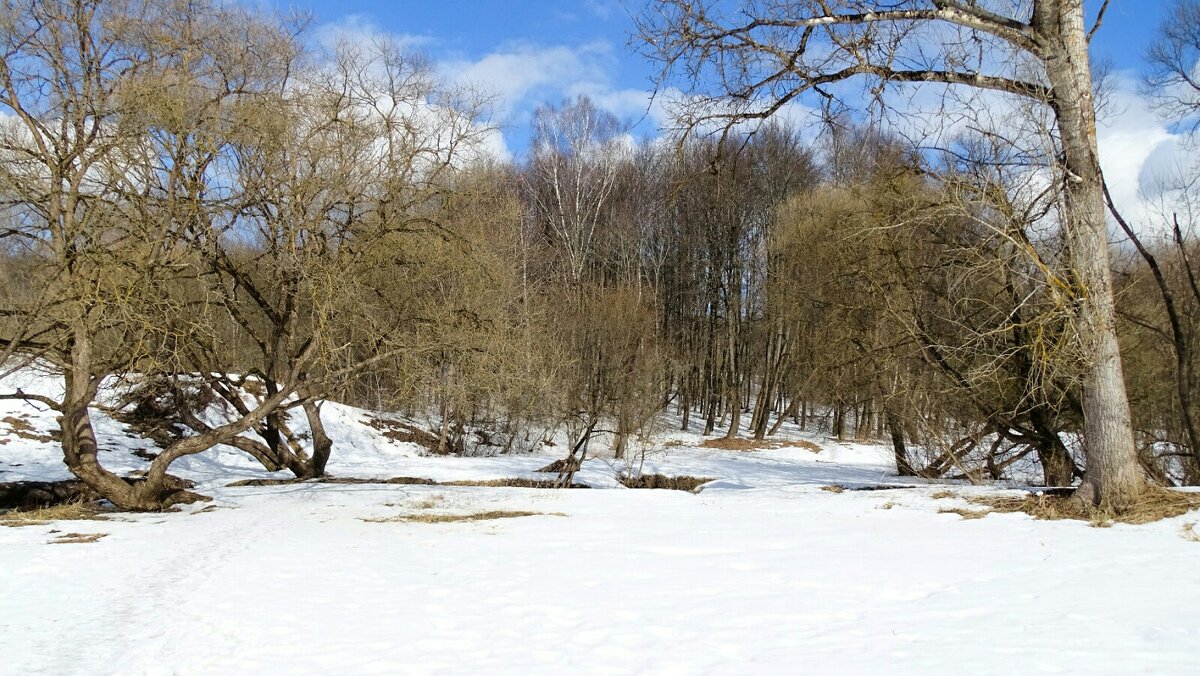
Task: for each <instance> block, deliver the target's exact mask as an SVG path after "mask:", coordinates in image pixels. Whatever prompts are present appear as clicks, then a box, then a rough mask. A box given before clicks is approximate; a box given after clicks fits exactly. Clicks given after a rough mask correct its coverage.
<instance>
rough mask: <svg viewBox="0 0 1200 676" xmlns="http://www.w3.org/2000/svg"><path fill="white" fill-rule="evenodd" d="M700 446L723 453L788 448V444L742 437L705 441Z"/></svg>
mask: <svg viewBox="0 0 1200 676" xmlns="http://www.w3.org/2000/svg"><path fill="white" fill-rule="evenodd" d="M700 445H701V446H702V447H704V448H717V449H720V450H722V451H761V450H764V449H772V448H783V447H784V446H787V444H786V443H784V442H782V441H774V440H768V439H764V440H762V441H758V440H757V439H744V438H742V437H734V438H733V439H726V438H724V437H718V438H716V439H705V440H704V443H702V444H700Z"/></svg>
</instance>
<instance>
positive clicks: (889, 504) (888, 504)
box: [875, 500, 896, 509]
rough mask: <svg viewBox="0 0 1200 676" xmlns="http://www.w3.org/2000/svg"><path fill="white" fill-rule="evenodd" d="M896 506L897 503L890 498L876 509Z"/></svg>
mask: <svg viewBox="0 0 1200 676" xmlns="http://www.w3.org/2000/svg"><path fill="white" fill-rule="evenodd" d="M895 506H896V503H894V502H892V501H891V500H888V501H887V502H885V503H883V504H882V505H879V506H878V507H876V508H875V509H891V508H893V507H895Z"/></svg>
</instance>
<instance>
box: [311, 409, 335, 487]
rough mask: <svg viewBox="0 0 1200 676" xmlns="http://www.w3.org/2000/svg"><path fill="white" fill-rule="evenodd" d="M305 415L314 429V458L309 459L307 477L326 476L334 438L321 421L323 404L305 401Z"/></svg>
mask: <svg viewBox="0 0 1200 676" xmlns="http://www.w3.org/2000/svg"><path fill="white" fill-rule="evenodd" d="M304 415H305V417H306V418H307V419H308V428H309V430H311V431H312V459H311V460H310V461H309V463H308V464H309V472H308V476H307V477H304V478H306V479H315V478H317V477H320V476H325V465H327V464H329V455H330V453H332V452H333V439H330V438H329V434H328V433H326V432H325V423H324V422H322V421H321V406H320V404H317V403H316V402H312V401H309V402H305V403H304Z"/></svg>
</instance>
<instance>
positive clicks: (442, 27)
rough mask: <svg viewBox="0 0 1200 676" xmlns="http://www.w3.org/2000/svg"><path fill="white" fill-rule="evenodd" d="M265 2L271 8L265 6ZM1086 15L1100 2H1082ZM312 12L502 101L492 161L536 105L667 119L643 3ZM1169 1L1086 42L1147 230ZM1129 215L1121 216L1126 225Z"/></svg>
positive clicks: (545, 2) (1159, 155) (525, 133)
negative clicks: (388, 39)
mask: <svg viewBox="0 0 1200 676" xmlns="http://www.w3.org/2000/svg"><path fill="white" fill-rule="evenodd" d="M267 1H268V2H270V1H271V0H267ZM1085 2H1086V3H1087V7H1088V8H1089V11H1090V13H1091V14H1093V15H1094V13H1095V12H1096V10H1097V9H1098V8H1099V6H1100V4H1101V3H1100V0H1085ZM289 4H290V6H293V7H297V8H301V9H308V10H311V11H312V12H313V13H314V15H315V19H316V25H315V26H314V31H317V32H321V31H345V32H350V33H363V34H369V33H379V32H383V33H390V34H393V35H396V36H399V37H400V38H401V39H403V40H405V41H406V42H407V43H408V44H410V45H411V46H412V47H414V48H417V49H419V50H420V51H422V52H424V53H426V54H427V55H429V56H430V57H432V58H433V59H434V60H435V61H436V62H437V63H438V64H439V67H440V68H441V70H442V71H443V72H444V73H445V74H446V75H447V76H450V77H455V78H463V79H467V80H470V81H472V82H475V83H477V84H479V85H482V86H484V87H486V88H488V89H490V90H491V91H493V92H494V93H495V94H496V96H497V107H496V114H495V121H496V122H498V123H500V124H501V125H502V127H501V130H502V133H503V136H502V137H498V139H497V143H496V147H497V149H498V150H502V151H504V152H507V153H508V154H510V155H513V156H517V157H519V156H520V154H521V153H522V151H523V150H524V149H525V147H526V145H527V144H528V138H529V121H530V114H531V112H532V111H533V109H534V108H535V107H537V106H538V105H539V104H542V103H547V102H549V103H559V102H561V101H562V100H563V99H564V98H568V97H573V96H575V95H577V94H587V95H588V96H590V97H592V99H593V100H594V101H596V102H597V103H598V104H599V105H600V106H601V107H604V108H607V109H609V110H611V111H612V112H614V113H616V114H617V115H618V116H620V117H622V118H625V119H627V120H630V121H640V124H639V125H638V126H637V127H635V134H638V135H653V134H654V133H655V130H656V128H657V126H658V123H659V122H660V121H661V119H662V118H661V116H662V111H661V110H660V109H655V110H653V111H651V114H650V115H647V98H648V92H649V90H650V88H651V86H652V85H651V76H652V75H653V73H654V69H653V66H652V65H651V64H649V63H647V62H645V61H644V60H643V59H642V58H641V57H640V56H638V55H637V54H635V53H633V52H632V50H631V48H630V47H629V46H628V42H629V40H630V35H629V33H630V31H631V30H632V20H631V18H630V12H638V11H639V10H640V8H641V7H642V6H643V0H510V1H508V2H505V1H502V0H391V1H389V0H362V1H357V2H349V1H345V2H339V1H337V0H290V3H289ZM1169 6H1170V0H1113V2H1112V5H1111V6H1110V8H1109V10H1108V14H1107V17H1106V19H1105V22H1104V26H1103V28H1102V29H1101V31H1100V33H1099V34H1098V35H1097V38H1096V40H1095V42H1094V43H1093V47H1092V49H1093V57H1094V58H1097V59H1101V60H1105V61H1108V62H1109V63H1111V64H1112V65H1113V66H1114V67H1115V69H1116V71H1117V73H1116V75H1117V77H1116V92H1115V94H1114V96H1113V99H1114V104H1113V105H1111V106H1110V108H1109V111H1110V112H1109V113H1108V114H1107V119H1104V120H1101V129H1100V133H1101V154H1102V162H1103V164H1104V165H1105V171H1106V173H1107V174H1108V176H1109V179H1110V183H1112V184H1113V189H1114V195H1115V196H1116V198H1117V200H1118V202H1119V203H1122V204H1123V206H1124V207H1125V208H1126V210H1127V211H1129V212H1130V213H1131V214H1132V215H1133V217H1134V218H1136V219H1143V220H1144V219H1153V218H1155V217H1156V215H1155V214H1154V213H1153V211H1154V205H1153V204H1151V201H1152V200H1149V199H1148V198H1147V196H1146V195H1145V194H1143V193H1147V192H1153V190H1148V186H1151V184H1152V183H1153V182H1154V181H1153V179H1154V176H1155V175H1156V173H1155V172H1158V171H1162V170H1163V168H1164V167H1170V166H1174V165H1175V164H1177V163H1179V162H1181V161H1182V160H1181V158H1182V157H1184V156H1186V154H1187V149H1186V148H1185V147H1184V144H1183V142H1182V138H1181V137H1180V136H1179V135H1178V134H1176V133H1174V132H1173V131H1172V130H1171V129H1170V128H1169V127H1168V126H1167V125H1166V124H1164V123H1163V122H1162V121H1161V120H1159V119H1158V118H1157V117H1156V116H1155V115H1154V114H1153V112H1151V111H1150V110H1149V109H1148V108H1147V107H1146V106H1145V102H1144V101H1142V100H1141V97H1140V95H1139V94H1138V91H1137V84H1136V76H1137V72H1138V71H1139V70H1140V69H1141V67H1142V54H1143V53H1144V52H1145V49H1146V46H1147V45H1148V44H1149V42H1150V40H1152V39H1153V36H1154V34H1155V32H1156V29H1157V27H1158V25H1159V24H1160V23H1161V21H1162V20H1163V18H1164V15H1165V13H1166V10H1167V9H1168V7H1169ZM1127 215H1128V214H1127Z"/></svg>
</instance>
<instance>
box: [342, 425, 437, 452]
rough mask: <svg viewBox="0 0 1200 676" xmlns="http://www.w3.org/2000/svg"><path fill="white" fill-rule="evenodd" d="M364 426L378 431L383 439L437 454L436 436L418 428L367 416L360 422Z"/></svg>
mask: <svg viewBox="0 0 1200 676" xmlns="http://www.w3.org/2000/svg"><path fill="white" fill-rule="evenodd" d="M361 422H362V423H363V424H364V425H367V426H368V427H371V428H373V429H375V430H378V431H379V433H380V434H382V435H383V436H384V437H385V438H387V439H389V440H391V441H396V442H399V443H411V444H417V445H418V446H421V447H422V448H424V449H425V450H427V451H429V452H430V453H433V454H434V455H437V454H438V448H439V446H440V439H438V437H437V435H435V434H434V433H432V432H429V431H427V430H423V429H421V428H420V427H416V426H414V425H409V424H407V423H402V422H400V421H398V420H388V419H387V418H376V417H373V416H368V417H366V418H363V419H362V421H361Z"/></svg>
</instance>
